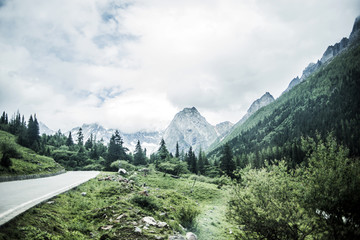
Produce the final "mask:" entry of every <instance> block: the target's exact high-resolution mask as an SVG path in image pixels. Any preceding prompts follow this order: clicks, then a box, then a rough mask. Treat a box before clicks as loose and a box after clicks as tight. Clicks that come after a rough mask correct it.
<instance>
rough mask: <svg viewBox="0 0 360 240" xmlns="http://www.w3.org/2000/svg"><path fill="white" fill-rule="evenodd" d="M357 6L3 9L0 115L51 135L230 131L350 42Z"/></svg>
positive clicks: (171, 4) (96, 4) (147, 4)
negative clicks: (178, 117) (183, 115)
mask: <svg viewBox="0 0 360 240" xmlns="http://www.w3.org/2000/svg"><path fill="white" fill-rule="evenodd" d="M359 14H360V1H358V0H342V1H339V0H326V1H314V0H292V1H287V0H274V1H268V0H244V1H239V0H181V1H175V0H173V1H171V0H129V1H126V0H124V1H122V0H51V1H49V0H0V110H1V111H4V110H5V111H6V112H8V113H9V114H10V115H12V114H13V113H14V112H16V111H17V110H19V111H20V112H21V113H22V114H24V115H25V117H26V119H28V117H29V115H30V114H32V113H37V116H38V119H39V120H40V121H42V122H44V123H45V124H46V125H48V126H49V127H50V128H51V129H54V130H57V129H62V130H63V131H65V130H68V129H70V128H72V127H75V126H79V125H81V124H82V123H93V122H98V123H100V124H102V125H104V126H105V127H107V128H117V129H120V130H121V131H124V132H134V131H137V130H156V129H164V128H165V127H166V126H167V124H168V123H169V122H170V121H171V119H172V118H173V116H174V115H175V114H176V113H177V112H178V111H179V110H181V109H182V108H184V107H192V106H195V107H197V108H198V110H199V111H200V112H201V114H202V115H203V116H204V117H205V118H206V119H207V120H208V121H209V122H210V123H211V124H216V123H219V122H221V121H225V120H230V121H232V122H237V121H238V120H239V119H240V118H241V117H242V116H243V115H244V114H245V112H246V110H247V108H248V107H249V106H250V104H251V103H252V102H253V101H254V100H255V99H257V98H259V97H261V95H263V94H264V93H265V92H267V91H269V92H270V93H271V94H272V95H273V96H274V97H278V96H279V95H280V94H281V92H282V91H284V90H285V89H286V87H287V85H288V84H289V82H290V81H291V80H292V78H294V77H296V76H297V75H301V72H302V70H303V69H304V68H305V67H306V66H307V65H308V63H309V62H312V61H316V60H317V59H319V58H321V55H322V53H323V52H324V51H325V50H326V48H327V46H328V45H332V44H334V43H336V42H338V41H340V40H341V38H342V37H345V36H346V37H347V36H348V35H349V34H350V32H351V29H352V25H353V22H354V20H355V18H356V16H358V15H359Z"/></svg>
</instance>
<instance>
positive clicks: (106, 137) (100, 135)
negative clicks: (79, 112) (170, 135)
mask: <svg viewBox="0 0 360 240" xmlns="http://www.w3.org/2000/svg"><path fill="white" fill-rule="evenodd" d="M79 129H80V127H76V128H73V129H71V135H72V137H73V140H74V142H76V141H77V133H78V132H79ZM81 129H82V133H83V135H84V142H86V140H87V139H89V138H90V136H91V134H92V135H93V138H94V139H96V141H98V140H101V139H102V140H103V142H104V144H108V143H109V142H110V138H111V136H112V135H113V134H114V133H115V131H116V129H106V128H104V127H103V126H101V125H99V124H97V123H93V124H83V125H82V126H81ZM119 133H120V136H121V138H122V140H123V141H124V146H125V147H127V148H128V149H129V150H130V151H131V152H133V151H134V150H135V146H136V143H137V141H138V140H139V141H140V143H141V147H142V148H146V151H147V154H151V153H153V152H155V151H157V149H158V148H159V143H160V141H161V137H162V133H161V132H136V133H123V132H121V131H119ZM65 135H66V136H68V135H69V132H66V133H65Z"/></svg>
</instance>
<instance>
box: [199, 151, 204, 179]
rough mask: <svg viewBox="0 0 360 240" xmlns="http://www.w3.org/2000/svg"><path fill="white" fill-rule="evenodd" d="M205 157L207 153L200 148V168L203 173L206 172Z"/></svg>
mask: <svg viewBox="0 0 360 240" xmlns="http://www.w3.org/2000/svg"><path fill="white" fill-rule="evenodd" d="M204 158H205V154H204V153H203V152H202V150H201V149H200V151H199V159H198V170H199V172H200V174H202V175H204V174H205V159H204Z"/></svg>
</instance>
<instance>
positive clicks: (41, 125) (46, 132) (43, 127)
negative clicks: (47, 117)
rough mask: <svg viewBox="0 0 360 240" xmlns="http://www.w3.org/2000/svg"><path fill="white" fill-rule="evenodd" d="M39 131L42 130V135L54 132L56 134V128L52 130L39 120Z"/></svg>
mask: <svg viewBox="0 0 360 240" xmlns="http://www.w3.org/2000/svg"><path fill="white" fill-rule="evenodd" d="M39 131H40V135H43V134H46V135H53V134H55V131H54V130H51V129H50V128H48V126H46V125H45V124H44V123H42V122H39Z"/></svg>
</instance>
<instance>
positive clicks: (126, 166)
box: [110, 160, 136, 172]
mask: <svg viewBox="0 0 360 240" xmlns="http://www.w3.org/2000/svg"><path fill="white" fill-rule="evenodd" d="M119 164H120V168H123V169H125V170H126V171H128V172H131V171H135V170H136V167H135V166H134V165H132V164H131V163H129V162H127V161H125V160H117V161H115V162H112V163H111V164H110V168H111V170H112V171H118V170H119Z"/></svg>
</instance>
